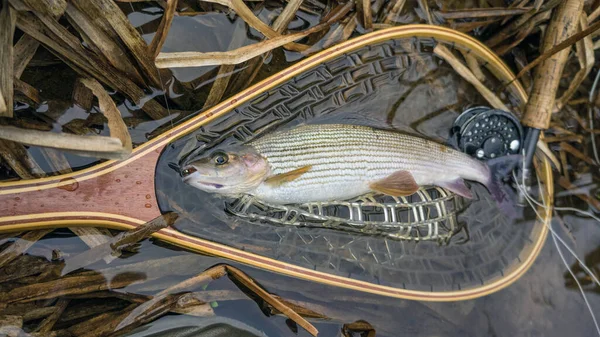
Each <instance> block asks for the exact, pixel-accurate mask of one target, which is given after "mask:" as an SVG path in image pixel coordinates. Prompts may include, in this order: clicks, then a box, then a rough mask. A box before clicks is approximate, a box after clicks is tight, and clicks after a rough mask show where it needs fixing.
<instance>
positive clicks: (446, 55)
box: [433, 43, 508, 111]
mask: <svg viewBox="0 0 600 337" xmlns="http://www.w3.org/2000/svg"><path fill="white" fill-rule="evenodd" d="M433 53H434V54H436V55H438V56H439V57H441V58H442V59H444V60H445V61H446V62H448V64H450V66H452V68H453V69H454V70H455V71H456V72H457V73H458V74H460V75H461V76H462V77H463V78H464V79H465V80H466V81H467V82H469V83H471V85H473V86H474V87H475V89H477V91H479V93H480V94H481V96H483V97H484V98H485V99H486V101H488V103H490V105H491V106H493V107H494V108H495V109H500V110H504V111H508V108H507V107H506V105H504V103H502V101H501V100H500V99H499V98H498V96H496V95H495V94H494V93H493V92H492V91H491V90H490V89H488V88H487V87H486V86H485V85H484V84H483V83H481V82H480V81H479V80H478V79H477V77H476V76H475V75H474V74H473V73H472V72H471V71H470V70H469V68H467V67H466V66H465V65H464V64H462V62H461V61H459V60H458V58H456V56H454V54H453V53H452V52H451V51H450V50H448V48H446V47H444V46H443V45H441V44H440V43H438V44H437V46H435V48H434V49H433Z"/></svg>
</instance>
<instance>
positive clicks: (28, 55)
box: [13, 34, 40, 78]
mask: <svg viewBox="0 0 600 337" xmlns="http://www.w3.org/2000/svg"><path fill="white" fill-rule="evenodd" d="M39 45H40V43H39V42H37V41H36V40H35V39H34V38H32V37H31V36H29V35H27V34H25V35H23V36H21V38H20V39H19V41H17V43H16V44H15V46H14V55H13V75H14V77H15V78H21V75H22V74H23V71H25V68H26V67H27V64H29V61H31V59H32V58H33V55H35V52H36V51H37V49H38V47H39Z"/></svg>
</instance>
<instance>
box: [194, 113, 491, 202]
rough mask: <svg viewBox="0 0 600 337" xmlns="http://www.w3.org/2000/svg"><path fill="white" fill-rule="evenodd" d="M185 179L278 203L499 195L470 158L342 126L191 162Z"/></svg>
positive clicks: (279, 136)
mask: <svg viewBox="0 0 600 337" xmlns="http://www.w3.org/2000/svg"><path fill="white" fill-rule="evenodd" d="M182 175H183V180H184V181H185V182H186V183H187V184H189V185H191V186H194V187H196V188H198V189H200V190H203V191H207V192H214V193H220V194H225V195H241V194H250V195H254V196H256V197H257V198H258V199H260V200H263V201H265V202H269V203H275V204H289V203H305V202H317V201H333V200H347V199H350V198H354V197H357V196H360V195H363V194H366V193H369V192H379V193H383V194H387V195H392V196H406V195H410V194H413V193H415V192H416V191H417V189H418V188H419V186H426V185H429V186H431V185H435V186H440V187H444V188H446V189H448V190H450V191H452V192H455V193H456V194H458V195H461V196H463V197H466V198H472V194H471V191H470V190H469V188H468V187H467V186H466V185H465V182H464V180H465V179H466V180H472V181H476V182H479V183H481V184H483V185H485V186H486V187H487V188H488V190H490V192H492V194H497V193H494V190H495V189H497V186H494V185H495V184H494V183H493V181H492V174H491V170H490V168H489V167H488V165H486V164H485V163H483V162H480V161H478V160H476V159H474V158H472V157H470V156H468V155H467V154H464V153H462V152H459V151H457V150H454V149H451V148H449V147H447V146H445V145H442V144H438V143H436V142H433V141H429V140H425V139H422V138H418V137H414V136H409V135H405V134H401V133H397V132H393V131H385V130H379V129H374V128H371V127H366V126H356V125H340V124H321V125H304V126H301V127H297V128H295V129H292V130H289V131H283V132H277V133H273V134H269V135H266V136H264V137H262V138H260V139H258V140H254V141H251V142H249V143H247V144H245V145H242V146H238V147H235V148H232V149H231V150H229V151H216V152H214V153H211V154H210V155H207V156H203V157H200V158H193V159H192V160H190V161H188V162H187V164H186V165H184V166H183V170H182Z"/></svg>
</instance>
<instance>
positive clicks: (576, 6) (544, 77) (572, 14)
mask: <svg viewBox="0 0 600 337" xmlns="http://www.w3.org/2000/svg"><path fill="white" fill-rule="evenodd" d="M582 10H583V0H566V1H563V2H562V3H561V4H560V5H559V6H558V8H557V9H556V12H555V13H554V16H553V18H552V20H551V21H550V25H549V27H548V30H547V31H546V35H545V38H544V45H543V46H542V53H543V54H542V55H544V54H546V55H547V54H549V52H550V51H552V50H553V49H554V48H552V46H554V45H556V42H557V41H561V42H562V41H565V40H567V39H568V38H569V37H571V36H572V35H573V34H574V33H575V31H576V29H577V26H578V22H579V17H580V16H581V13H582ZM599 27H600V26H599ZM568 56H569V49H564V50H562V49H561V51H559V52H558V53H556V54H552V56H549V57H548V58H547V59H546V60H544V61H543V62H542V63H541V64H540V66H539V67H537V68H536V69H535V74H534V80H533V89H532V91H531V95H530V96H529V101H528V102H527V107H526V110H525V113H524V115H523V118H522V120H521V122H522V123H523V125H525V126H529V127H533V128H536V129H540V130H543V129H547V128H548V127H549V126H550V118H551V117H552V109H553V105H554V100H555V98H556V90H557V89H558V84H559V81H560V78H561V75H562V72H563V68H564V66H565V63H566V61H567V57H568ZM534 62H535V61H534ZM531 64H533V63H530V64H529V65H528V66H527V67H530V66H531ZM527 67H525V68H527ZM522 71H523V70H521V72H522Z"/></svg>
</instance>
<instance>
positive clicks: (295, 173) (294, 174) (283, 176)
mask: <svg viewBox="0 0 600 337" xmlns="http://www.w3.org/2000/svg"><path fill="white" fill-rule="evenodd" d="M311 167H312V165H306V166H302V167H300V168H297V169H295V170H292V171H289V172H285V173H280V174H276V175H274V176H272V177H269V178H267V180H265V184H268V185H271V186H279V185H281V184H283V183H285V182H288V181H292V180H294V179H297V178H298V177H300V176H301V175H303V174H304V173H306V172H308V170H310V169H311Z"/></svg>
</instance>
